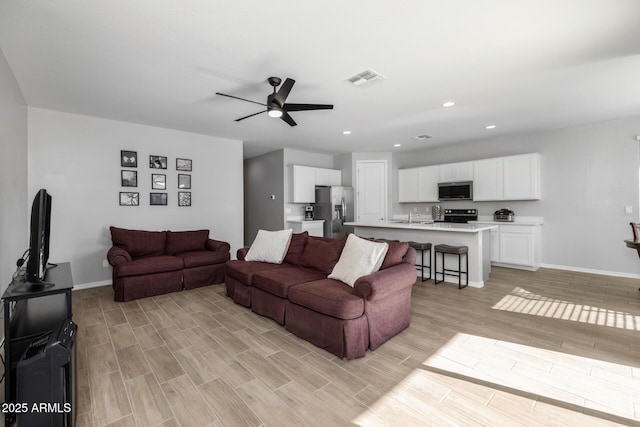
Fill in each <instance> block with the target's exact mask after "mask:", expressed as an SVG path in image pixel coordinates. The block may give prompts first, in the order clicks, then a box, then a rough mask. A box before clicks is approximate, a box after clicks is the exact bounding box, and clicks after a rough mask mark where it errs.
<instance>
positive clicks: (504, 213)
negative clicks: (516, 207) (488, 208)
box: [493, 207, 516, 222]
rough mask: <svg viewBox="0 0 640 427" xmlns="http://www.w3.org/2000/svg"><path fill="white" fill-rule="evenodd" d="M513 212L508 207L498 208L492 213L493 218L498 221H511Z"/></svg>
mask: <svg viewBox="0 0 640 427" xmlns="http://www.w3.org/2000/svg"><path fill="white" fill-rule="evenodd" d="M515 215H516V214H515V213H514V212H513V211H512V210H511V209H509V208H508V207H506V208H502V209H498V210H497V211H495V212H494V213H493V220H494V221H499V222H513V221H514V219H515Z"/></svg>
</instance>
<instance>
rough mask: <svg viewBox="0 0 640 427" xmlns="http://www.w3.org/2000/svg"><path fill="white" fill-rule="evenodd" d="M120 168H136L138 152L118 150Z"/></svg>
mask: <svg viewBox="0 0 640 427" xmlns="http://www.w3.org/2000/svg"><path fill="white" fill-rule="evenodd" d="M120 166H122V167H123V168H137V167H138V152H137V151H129V150H120Z"/></svg>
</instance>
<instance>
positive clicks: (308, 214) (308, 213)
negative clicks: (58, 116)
mask: <svg viewBox="0 0 640 427" xmlns="http://www.w3.org/2000/svg"><path fill="white" fill-rule="evenodd" d="M313 219H314V218H313V205H306V206H305V207H304V220H305V221H313Z"/></svg>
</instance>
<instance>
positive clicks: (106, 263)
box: [102, 259, 109, 268]
mask: <svg viewBox="0 0 640 427" xmlns="http://www.w3.org/2000/svg"><path fill="white" fill-rule="evenodd" d="M102 267H103V268H107V267H109V261H107V260H106V259H103V260H102Z"/></svg>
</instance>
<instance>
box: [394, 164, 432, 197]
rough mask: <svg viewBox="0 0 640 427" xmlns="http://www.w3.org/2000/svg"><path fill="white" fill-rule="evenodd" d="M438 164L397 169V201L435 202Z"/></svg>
mask: <svg viewBox="0 0 640 427" xmlns="http://www.w3.org/2000/svg"><path fill="white" fill-rule="evenodd" d="M438 179H439V169H438V166H423V167H420V168H411V169H399V170H398V202H400V203H407V202H437V201H438Z"/></svg>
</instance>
